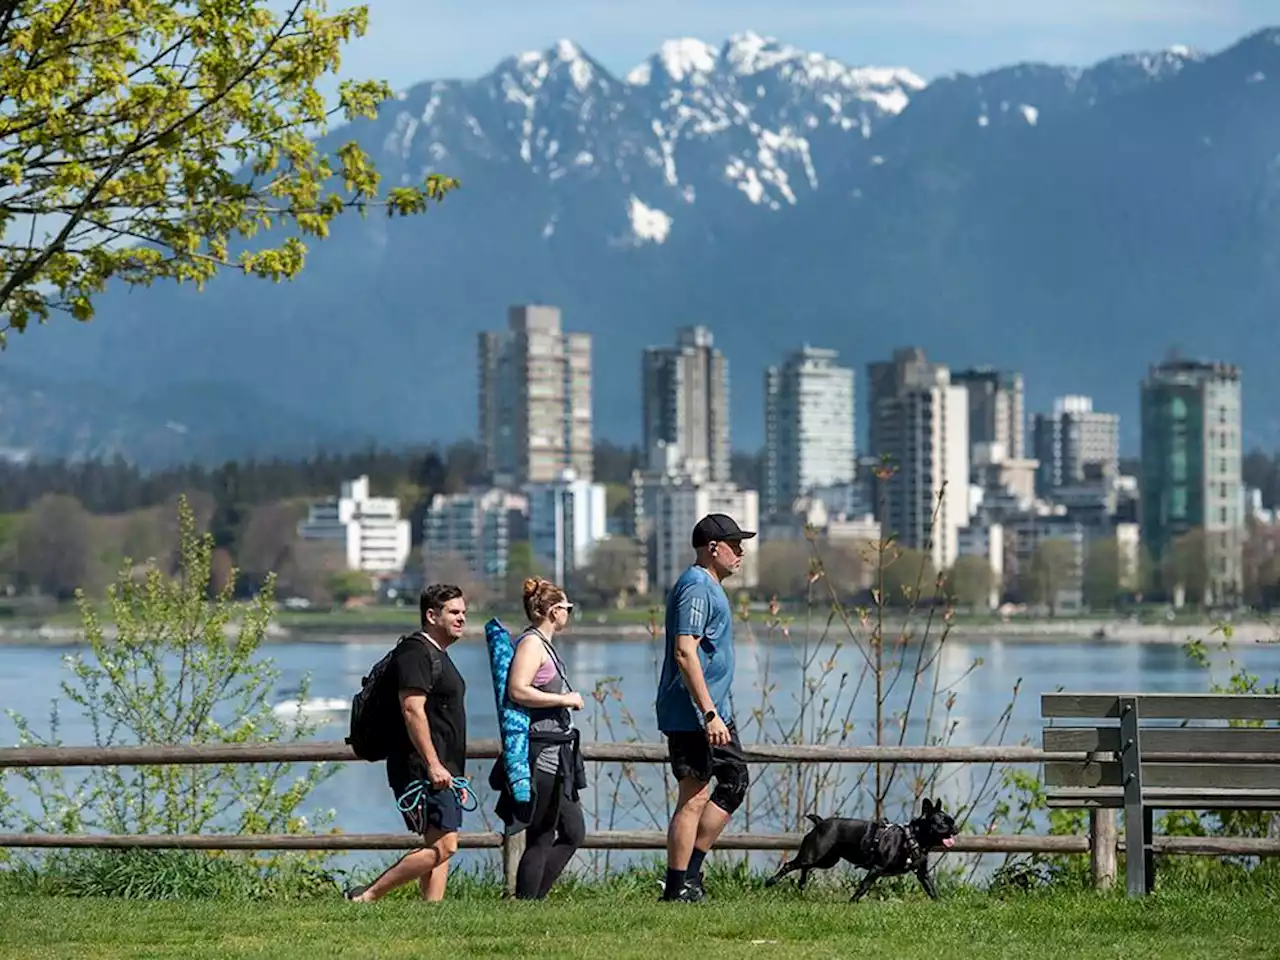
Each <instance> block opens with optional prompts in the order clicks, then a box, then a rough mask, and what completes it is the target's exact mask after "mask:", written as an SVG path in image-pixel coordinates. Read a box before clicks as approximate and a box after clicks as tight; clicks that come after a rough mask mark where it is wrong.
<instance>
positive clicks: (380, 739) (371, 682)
mask: <svg viewBox="0 0 1280 960" xmlns="http://www.w3.org/2000/svg"><path fill="white" fill-rule="evenodd" d="M408 640H416V641H417V642H419V643H422V644H423V645H425V646H426V648H427V659H428V660H429V661H430V662H431V683H432V685H434V684H435V683H436V682H437V681H439V679H440V674H441V673H443V672H444V664H443V663H442V662H441V661H440V656H439V654H438V653H437V651H436V649H435V647H434V646H433V645H432V643H431V641H430V640H428V639H427V638H426V635H425V634H423V633H422V631H420V630H419V631H415V632H414V633H410V634H406V635H405V636H403V637H401V638H400V639H399V640H397V641H396V645H395V646H394V647H392V648H391V650H390V651H389V652H388V653H387V654H386V655H385V656H384V657H383V658H382V659H381V660H379V661H378V662H377V663H375V664H374V665H373V669H371V670H370V671H369V675H368V676H366V677H365V678H364V679H362V680H361V681H360V692H359V693H357V694H356V695H355V696H354V697H352V698H351V732H350V733H349V734H348V736H347V738H346V742H347V743H348V744H349V745H350V747H351V751H352V752H353V753H354V754H355V755H356V756H357V757H359V758H360V759H361V760H368V761H370V762H371V763H376V762H378V761H379V760H385V759H387V754H388V753H390V752H391V743H392V735H393V733H394V731H393V730H391V729H388V726H389V723H388V718H389V717H391V716H392V715H393V712H392V710H391V706H392V701H394V699H395V696H396V691H395V690H393V689H390V688H389V685H388V683H387V679H386V678H387V671H388V670H390V668H391V662H392V661H393V660H394V659H395V656H396V654H397V653H398V652H399V650H400V647H401V645H402V644H403V643H405V642H406V641H408ZM397 713H398V711H397Z"/></svg>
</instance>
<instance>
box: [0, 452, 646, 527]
mask: <svg viewBox="0 0 1280 960" xmlns="http://www.w3.org/2000/svg"><path fill="white" fill-rule="evenodd" d="M639 462H640V456H639V452H638V451H637V450H634V449H627V448H624V447H618V446H615V445H613V444H609V443H601V444H598V445H597V447H596V451H595V465H596V476H597V479H598V480H600V481H601V482H603V483H625V482H626V481H627V479H628V477H629V475H630V471H631V469H632V467H633V466H635V465H638V464H639ZM362 474H363V475H368V477H369V480H370V486H371V487H372V488H373V490H374V492H375V493H376V494H378V495H382V496H391V495H394V494H395V493H396V491H397V489H399V488H401V487H403V486H404V485H407V484H411V485H413V486H415V487H417V488H418V490H419V491H421V492H423V493H437V492H454V491H457V490H462V489H465V488H466V487H467V486H468V485H470V484H472V483H480V482H482V481H483V480H484V451H483V450H482V449H481V448H480V446H479V445H478V444H475V443H471V442H461V443H455V444H453V445H451V446H448V447H440V446H428V447H422V448H419V449H412V450H378V449H370V450H364V451H361V452H356V453H319V454H317V455H315V456H313V457H309V458H307V459H302V460H285V459H272V460H243V461H231V462H228V463H223V464H220V465H217V466H214V465H205V464H186V465H183V466H178V467H171V468H168V469H163V470H155V471H150V472H147V471H144V470H141V469H139V468H138V467H136V466H134V465H133V464H131V463H129V462H127V461H126V460H124V459H122V458H119V457H117V458H115V459H113V460H89V461H66V460H48V461H40V460H36V461H29V462H26V463H12V462H0V513H21V512H22V511H24V510H26V509H27V508H28V507H30V506H31V505H32V504H33V503H35V502H36V501H37V500H39V499H40V498H41V497H42V496H46V495H48V494H63V495H66V496H70V497H75V499H76V500H78V501H79V502H80V503H81V504H82V505H83V506H84V508H85V509H86V510H88V511H89V512H90V513H94V514H118V513H129V512H131V511H134V510H142V509H146V508H147V507H153V506H158V505H160V504H163V503H166V502H168V501H169V500H171V499H172V498H173V497H175V496H177V495H178V494H180V493H187V494H190V493H193V492H201V493H206V494H208V495H210V496H211V497H213V499H214V501H216V502H217V503H219V504H231V503H240V504H245V505H252V504H258V503H272V502H275V501H278V500H289V499H292V498H295V497H322V496H332V495H336V494H337V493H338V488H339V486H340V485H341V483H342V482H343V481H344V480H350V479H352V478H354V477H358V476H361V475H362Z"/></svg>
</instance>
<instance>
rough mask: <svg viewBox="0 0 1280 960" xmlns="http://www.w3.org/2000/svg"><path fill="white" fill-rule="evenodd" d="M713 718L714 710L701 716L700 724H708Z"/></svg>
mask: <svg viewBox="0 0 1280 960" xmlns="http://www.w3.org/2000/svg"><path fill="white" fill-rule="evenodd" d="M715 718H716V712H715V711H714V710H708V711H707V712H706V713H704V714H703V715H702V722H703V723H710V722H711V721H712V720H714V719H715Z"/></svg>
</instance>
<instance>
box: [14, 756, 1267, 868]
mask: <svg viewBox="0 0 1280 960" xmlns="http://www.w3.org/2000/svg"><path fill="white" fill-rule="evenodd" d="M498 751H499V744H498V741H496V740H478V741H473V742H472V743H471V744H469V747H468V751H467V756H468V758H470V759H473V760H484V759H493V758H495V757H497V756H498ZM582 752H583V755H584V757H585V758H586V759H587V760H591V761H597V762H606V763H607V762H622V763H665V762H666V761H667V748H666V745H665V744H662V743H608V742H584V743H583V744H582ZM743 753H744V754H745V756H746V759H747V761H748V762H749V763H788V764H794V763H840V764H846V763H847V764H870V763H881V764H883V763H920V764H941V763H946V764H952V763H956V764H975V763H978V764H985V763H1000V764H1019V765H1021V764H1037V765H1038V764H1042V763H1045V762H1047V761H1051V762H1052V761H1057V762H1078V763H1084V762H1086V760H1087V756H1088V755H1087V754H1085V753H1083V752H1075V753H1051V752H1046V751H1044V750H1041V749H1039V748H1036V747H1023V746H1000V747H894V746H867V747H827V746H821V745H809V744H760V745H750V746H744V749H743ZM1180 759H1181V758H1180ZM321 761H325V762H342V763H345V762H357V763H359V762H362V761H360V760H358V758H356V756H355V755H354V754H353V753H352V752H351V748H350V747H349V746H347V745H346V744H345V743H341V742H337V741H329V742H326V741H311V742H302V743H271V744H256V743H241V744H173V745H144V746H130V747H12V748H0V769H6V768H9V769H13V768H31V767H124V766H169V765H185V764H223V763H314V762H321ZM802 836H803V834H800V833H725V834H724V835H723V836H722V837H721V838H720V840H719V841H718V842H717V844H716V848H717V849H721V850H794V849H796V847H797V846H798V845H799V843H800V839H801V837H802ZM420 844H421V837H419V836H417V835H414V834H391V833H379V834H252V835H237V834H205V835H182V834H148V835H139V834H47V833H15V834H0V847H26V848H32V847H37V848H69V847H77V848H98V849H138V848H145V849H183V850H329V851H333V850H408V849H412V848H414V847H416V846H419V845H420ZM523 845H524V835H523V834H518V835H516V836H514V837H503V836H502V835H501V834H499V833H496V832H463V833H461V834H459V846H460V847H463V848H470V849H485V848H488V849H501V850H502V861H503V871H504V875H505V877H506V882H507V886H508V889H511V887H512V886H513V885H514V878H515V870H516V866H517V864H518V863H519V859H520V855H521V853H522V852H523ZM665 846H666V833H665V831H661V830H605V831H598V832H594V833H589V834H587V837H586V841H585V843H584V844H583V848H584V849H587V850H661V849H663V848H664V847H665ZM1154 847H1155V850H1156V852H1157V853H1178V854H1203V855H1209V856H1267V855H1276V854H1280V840H1273V839H1254V838H1229V837H1156V838H1155V839H1154ZM951 849H952V850H953V851H955V852H957V853H1004V854H1011V853H1030V854H1036V853H1039V854H1072V853H1074V854H1088V855H1089V859H1090V863H1091V866H1092V872H1093V880H1094V884H1095V886H1096V887H1098V888H1099V889H1105V888H1107V887H1109V886H1111V884H1112V883H1113V882H1114V880H1115V876H1116V862H1117V857H1118V854H1119V853H1120V852H1122V851H1123V850H1124V844H1123V841H1122V840H1121V839H1120V838H1119V837H1118V834H1117V830H1116V811H1115V810H1106V809H1104V810H1091V811H1090V826H1089V833H1088V835H1087V836H1044V835H1034V834H1021V835H1007V834H1004V835H1002V834H963V835H961V836H960V837H959V838H957V842H956V844H955V846H954V847H952V848H951Z"/></svg>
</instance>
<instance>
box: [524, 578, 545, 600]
mask: <svg viewBox="0 0 1280 960" xmlns="http://www.w3.org/2000/svg"><path fill="white" fill-rule="evenodd" d="M541 583H542V578H541V577H525V580H524V595H525V596H526V597H527V596H529V595H531V594H532V593H533V592H534V591H535V590H537V589H538V586H539V584H541Z"/></svg>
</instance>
